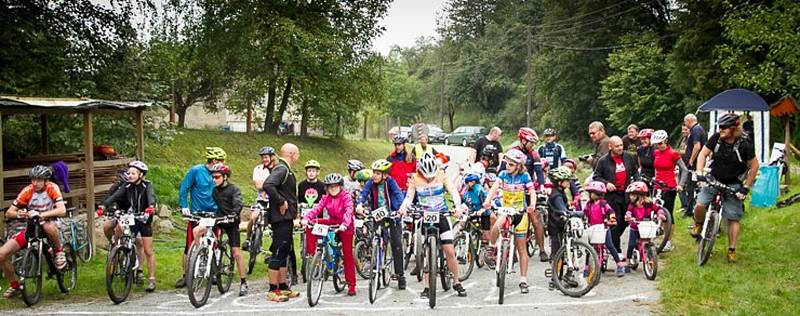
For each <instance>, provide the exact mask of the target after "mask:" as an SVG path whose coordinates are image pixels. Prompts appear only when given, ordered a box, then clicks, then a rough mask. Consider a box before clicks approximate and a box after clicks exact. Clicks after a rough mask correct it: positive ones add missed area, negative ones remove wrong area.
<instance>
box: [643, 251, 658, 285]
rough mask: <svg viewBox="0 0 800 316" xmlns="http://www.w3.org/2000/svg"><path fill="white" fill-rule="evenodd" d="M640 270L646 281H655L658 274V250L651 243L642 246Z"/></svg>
mask: <svg viewBox="0 0 800 316" xmlns="http://www.w3.org/2000/svg"><path fill="white" fill-rule="evenodd" d="M642 270H644V276H645V277H647V279H648V280H655V279H656V274H657V273H658V249H656V245H654V244H653V243H652V242H650V243H647V245H645V246H644V254H643V255H642Z"/></svg>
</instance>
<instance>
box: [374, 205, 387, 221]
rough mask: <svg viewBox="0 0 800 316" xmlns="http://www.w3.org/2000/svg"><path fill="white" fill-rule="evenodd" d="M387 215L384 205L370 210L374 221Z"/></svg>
mask: <svg viewBox="0 0 800 316" xmlns="http://www.w3.org/2000/svg"><path fill="white" fill-rule="evenodd" d="M386 215H388V212H387V211H386V208H385V207H381V208H378V209H375V210H374V211H372V217H374V218H375V220H376V221H379V220H382V219H384V218H385V217H386Z"/></svg>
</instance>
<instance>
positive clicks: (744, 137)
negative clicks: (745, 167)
mask: <svg viewBox="0 0 800 316" xmlns="http://www.w3.org/2000/svg"><path fill="white" fill-rule="evenodd" d="M748 140H749V139H748V138H747V135H742V136H741V137H739V138H737V139H736V141H735V142H733V152H734V153H736V158H737V159H738V160H739V162H741V163H744V161H743V160H742V154H740V153H739V146H741V145H742V143H744V142H746V141H748ZM721 141H722V140H721V139H717V145H716V146H714V155H715V156H716V154H717V152H718V151H719V147H720V142H721Z"/></svg>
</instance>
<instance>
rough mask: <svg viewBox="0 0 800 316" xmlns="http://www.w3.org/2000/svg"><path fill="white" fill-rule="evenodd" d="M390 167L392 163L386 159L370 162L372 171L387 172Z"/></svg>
mask: <svg viewBox="0 0 800 316" xmlns="http://www.w3.org/2000/svg"><path fill="white" fill-rule="evenodd" d="M391 168H392V163H391V162H389V161H388V160H386V159H378V160H375V161H374V162H372V171H380V172H387V171H389V169H391Z"/></svg>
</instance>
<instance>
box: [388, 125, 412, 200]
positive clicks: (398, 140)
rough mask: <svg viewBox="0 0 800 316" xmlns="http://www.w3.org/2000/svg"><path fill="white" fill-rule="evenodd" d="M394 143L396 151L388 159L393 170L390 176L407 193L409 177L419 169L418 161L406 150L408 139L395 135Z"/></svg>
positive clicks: (390, 171)
mask: <svg viewBox="0 0 800 316" xmlns="http://www.w3.org/2000/svg"><path fill="white" fill-rule="evenodd" d="M392 142H393V143H394V151H392V153H391V154H389V157H386V160H388V161H389V162H390V163H392V168H391V169H390V170H389V175H390V176H392V178H394V180H395V181H397V185H399V186H400V189H401V190H403V192H405V191H406V190H407V189H408V186H407V185H408V175H409V174H412V173H414V170H416V169H417V161H416V160H414V157H412V155H411V154H410V153H409V152H408V151H407V150H406V143H407V142H408V138H406V137H405V136H402V135H395V136H394V137H393V138H392Z"/></svg>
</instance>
